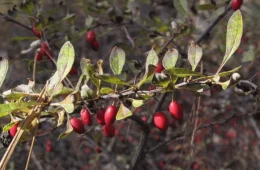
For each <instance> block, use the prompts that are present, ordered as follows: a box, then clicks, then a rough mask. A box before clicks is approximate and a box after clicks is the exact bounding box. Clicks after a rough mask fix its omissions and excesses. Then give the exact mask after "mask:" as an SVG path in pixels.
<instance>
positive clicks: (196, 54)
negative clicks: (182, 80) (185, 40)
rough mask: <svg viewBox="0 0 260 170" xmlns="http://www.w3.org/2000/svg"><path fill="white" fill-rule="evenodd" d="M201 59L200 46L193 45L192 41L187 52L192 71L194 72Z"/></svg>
mask: <svg viewBox="0 0 260 170" xmlns="http://www.w3.org/2000/svg"><path fill="white" fill-rule="evenodd" d="M201 57H202V49H201V47H200V46H198V45H197V44H195V43H194V42H193V41H192V42H191V45H190V47H189V50H188V60H189V62H190V64H191V66H192V71H194V70H195V69H196V67H197V65H198V64H199V62H200V60H201Z"/></svg>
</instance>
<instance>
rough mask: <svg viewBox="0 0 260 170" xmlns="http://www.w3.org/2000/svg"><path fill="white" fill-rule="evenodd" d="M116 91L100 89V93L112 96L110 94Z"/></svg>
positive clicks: (106, 88) (105, 88)
mask: <svg viewBox="0 0 260 170" xmlns="http://www.w3.org/2000/svg"><path fill="white" fill-rule="evenodd" d="M114 92H115V91H114V90H113V89H111V88H109V87H102V88H101V89H100V93H101V94H110V93H114Z"/></svg>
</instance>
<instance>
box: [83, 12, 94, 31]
mask: <svg viewBox="0 0 260 170" xmlns="http://www.w3.org/2000/svg"><path fill="white" fill-rule="evenodd" d="M93 20H94V18H93V17H92V16H90V15H88V16H87V17H86V19H85V25H86V27H87V28H89V27H91V25H92V23H93Z"/></svg>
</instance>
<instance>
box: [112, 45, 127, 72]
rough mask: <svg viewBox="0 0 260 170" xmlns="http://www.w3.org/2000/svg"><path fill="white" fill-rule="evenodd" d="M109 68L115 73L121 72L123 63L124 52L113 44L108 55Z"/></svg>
mask: <svg viewBox="0 0 260 170" xmlns="http://www.w3.org/2000/svg"><path fill="white" fill-rule="evenodd" d="M109 63H110V68H111V70H112V71H113V73H114V74H115V75H119V74H121V72H122V70H123V67H124V64H125V52H124V51H123V50H122V49H121V48H119V47H117V46H115V47H114V48H113V49H112V52H111V54H110V57H109Z"/></svg>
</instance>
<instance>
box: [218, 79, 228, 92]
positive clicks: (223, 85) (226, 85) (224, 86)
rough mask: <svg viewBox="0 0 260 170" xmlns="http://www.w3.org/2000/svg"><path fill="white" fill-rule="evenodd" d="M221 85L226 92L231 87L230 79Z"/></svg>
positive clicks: (220, 83)
mask: <svg viewBox="0 0 260 170" xmlns="http://www.w3.org/2000/svg"><path fill="white" fill-rule="evenodd" d="M218 84H219V85H221V87H222V89H223V90H226V89H227V88H228V87H229V84H230V79H229V80H227V81H225V82H218Z"/></svg>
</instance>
